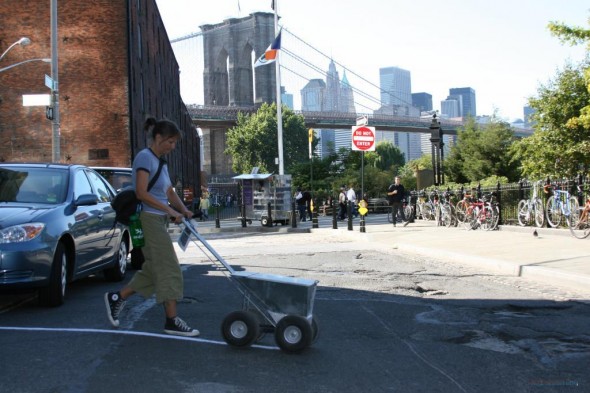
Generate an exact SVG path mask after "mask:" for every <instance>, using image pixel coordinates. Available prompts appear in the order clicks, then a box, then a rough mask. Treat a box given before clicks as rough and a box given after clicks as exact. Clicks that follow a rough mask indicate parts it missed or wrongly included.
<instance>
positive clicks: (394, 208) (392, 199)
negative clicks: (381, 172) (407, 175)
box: [387, 176, 409, 226]
mask: <svg viewBox="0 0 590 393" xmlns="http://www.w3.org/2000/svg"><path fill="white" fill-rule="evenodd" d="M400 181H401V179H400V177H399V176H396V177H395V179H394V183H393V184H390V185H389V187H388V188H387V199H388V201H389V205H390V206H391V218H392V220H393V226H395V222H396V221H397V213H398V212H400V215H401V217H402V221H403V223H404V224H403V225H404V226H406V225H408V223H409V221H407V220H406V216H405V214H404V207H403V205H402V201H403V199H404V196H405V194H406V190H405V188H404V186H403V185H402V184H401V183H400Z"/></svg>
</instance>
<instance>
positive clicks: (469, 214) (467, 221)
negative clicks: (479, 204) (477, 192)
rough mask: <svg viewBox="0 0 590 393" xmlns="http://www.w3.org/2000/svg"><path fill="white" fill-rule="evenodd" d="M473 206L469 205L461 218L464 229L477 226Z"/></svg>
mask: <svg viewBox="0 0 590 393" xmlns="http://www.w3.org/2000/svg"><path fill="white" fill-rule="evenodd" d="M476 210H477V209H475V208H473V207H471V206H469V207H467V210H466V211H465V215H464V218H463V226H464V227H465V229H467V230H469V229H475V228H477V213H476Z"/></svg>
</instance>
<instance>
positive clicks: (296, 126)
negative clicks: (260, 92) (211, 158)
mask: <svg viewBox="0 0 590 393" xmlns="http://www.w3.org/2000/svg"><path fill="white" fill-rule="evenodd" d="M282 117H283V159H284V166H285V171H286V172H287V173H288V172H289V169H290V167H291V166H293V165H295V164H296V163H300V162H302V161H304V160H308V159H309V158H308V154H309V153H308V132H307V129H306V127H305V123H304V119H303V116H301V115H296V114H294V113H293V111H292V110H290V109H289V108H287V107H283V108H282ZM276 119H277V107H276V104H272V105H269V104H267V103H264V104H262V106H261V107H260V109H259V110H258V112H256V113H255V114H253V115H244V114H242V113H239V114H238V121H237V125H236V126H235V127H233V128H231V129H230V130H228V132H227V148H226V151H225V153H226V154H229V155H230V156H231V157H232V169H233V170H234V171H235V172H236V173H249V172H250V171H251V170H252V167H255V166H257V167H259V168H260V172H266V173H277V172H278V167H277V165H276V164H275V158H276V157H278V139H277V120H276ZM315 143H316V144H317V141H315Z"/></svg>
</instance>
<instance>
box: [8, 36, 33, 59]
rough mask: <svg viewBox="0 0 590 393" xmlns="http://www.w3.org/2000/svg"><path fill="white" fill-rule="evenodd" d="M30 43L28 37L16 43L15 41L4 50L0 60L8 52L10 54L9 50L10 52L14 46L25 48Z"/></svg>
mask: <svg viewBox="0 0 590 393" xmlns="http://www.w3.org/2000/svg"><path fill="white" fill-rule="evenodd" d="M30 43H31V40H30V39H29V38H28V37H21V38H20V39H19V40H18V41H16V42H15V43H14V44H12V45H10V46H9V47H8V49H6V50H5V51H4V53H2V56H0V60H2V59H3V58H4V56H6V54H7V53H8V52H10V50H11V49H12V48H14V47H15V46H17V45H20V46H27V45H29V44H30Z"/></svg>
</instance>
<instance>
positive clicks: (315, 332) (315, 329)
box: [311, 317, 320, 344]
mask: <svg viewBox="0 0 590 393" xmlns="http://www.w3.org/2000/svg"><path fill="white" fill-rule="evenodd" d="M319 335H320V327H319V326H318V321H317V318H316V317H313V319H312V320H311V343H312V344H314V343H315V342H316V341H317V340H318V337H319Z"/></svg>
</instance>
